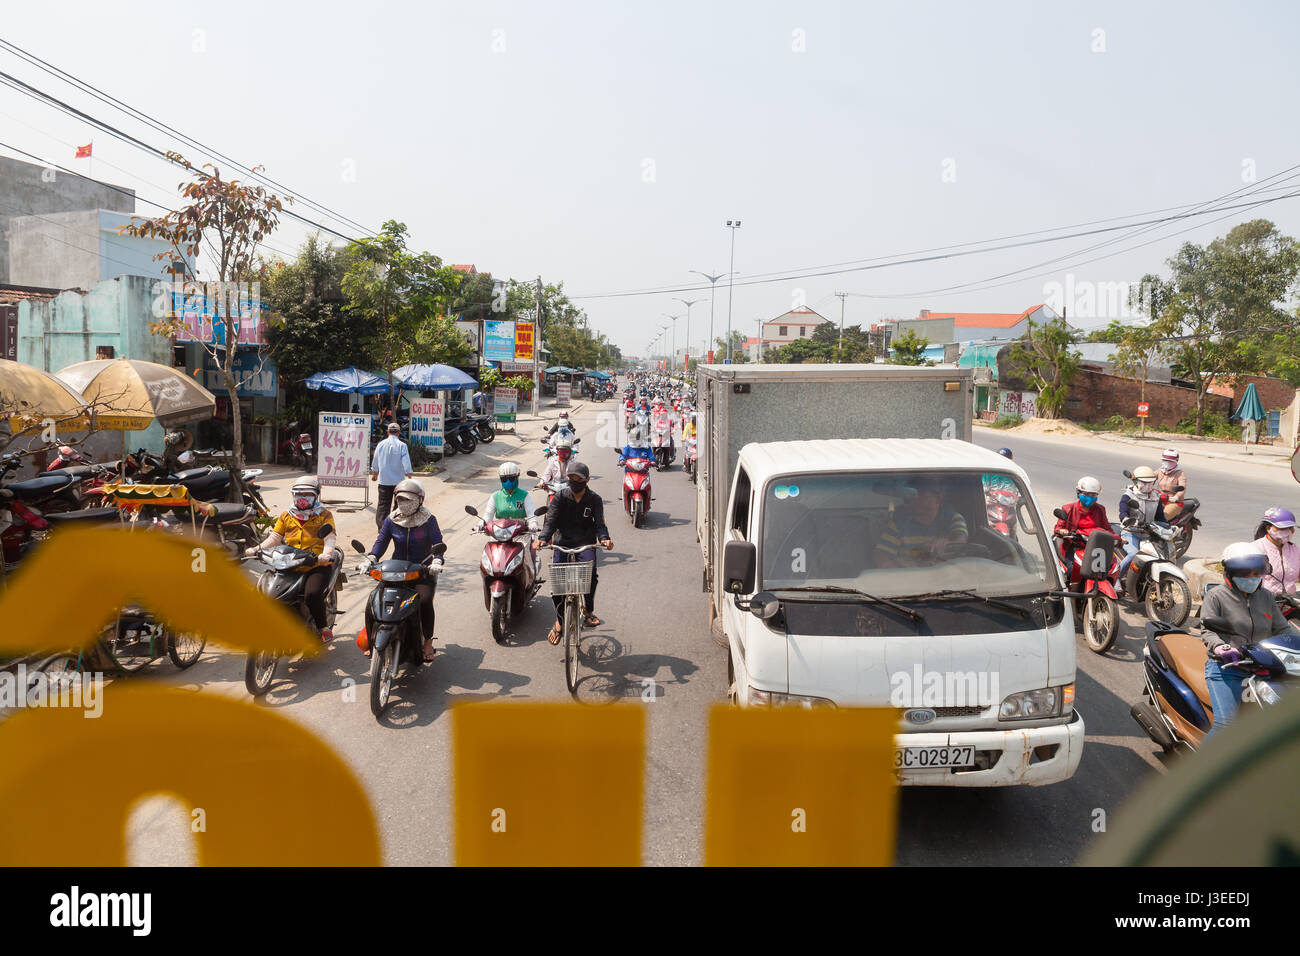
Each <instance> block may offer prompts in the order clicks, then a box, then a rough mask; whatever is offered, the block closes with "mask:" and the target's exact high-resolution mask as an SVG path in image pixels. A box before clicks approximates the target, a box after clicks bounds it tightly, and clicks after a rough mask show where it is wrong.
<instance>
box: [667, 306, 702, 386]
mask: <svg viewBox="0 0 1300 956" xmlns="http://www.w3.org/2000/svg"><path fill="white" fill-rule="evenodd" d="M673 298H674V299H675V300H676V301H677V302H680V303H681V304H682V305H684V306H686V361H685V362H684V363H683V366H684V367H685V369H686V371H687V372H690V370H691V306H693V305H696V304H697V303H699V302H701V301H703V300H701V299H678V298H677V297H676V296H674V297H673Z"/></svg>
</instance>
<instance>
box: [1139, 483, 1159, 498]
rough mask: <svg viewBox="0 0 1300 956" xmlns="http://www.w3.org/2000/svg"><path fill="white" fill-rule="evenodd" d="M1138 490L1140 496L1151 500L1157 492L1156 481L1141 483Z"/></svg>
mask: <svg viewBox="0 0 1300 956" xmlns="http://www.w3.org/2000/svg"><path fill="white" fill-rule="evenodd" d="M1137 490H1138V494H1140V495H1142V496H1143V497H1144V498H1149V497H1151V495H1152V493H1153V492H1155V490H1156V483H1155V482H1154V481H1139V482H1138V484H1137Z"/></svg>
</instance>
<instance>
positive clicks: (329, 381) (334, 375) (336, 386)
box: [304, 368, 388, 395]
mask: <svg viewBox="0 0 1300 956" xmlns="http://www.w3.org/2000/svg"><path fill="white" fill-rule="evenodd" d="M304 384H305V385H306V386H307V387H308V388H310V389H322V388H323V389H325V391H327V392H360V393H361V394H362V395H378V394H380V393H381V392H386V391H388V383H387V382H385V381H384V380H383V379H382V378H380V377H379V376H378V375H372V374H371V373H370V372H363V371H362V370H361V369H359V368H341V369H338V370H336V371H333V372H317V373H316V374H315V375H313V376H312V377H311V378H309V379H307V381H306V382H305V383H304Z"/></svg>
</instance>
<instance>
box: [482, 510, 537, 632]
mask: <svg viewBox="0 0 1300 956" xmlns="http://www.w3.org/2000/svg"><path fill="white" fill-rule="evenodd" d="M465 513H466V514H467V515H472V516H473V517H475V518H477V517H478V510H477V509H476V508H475V507H474V506H473V505H466V506H465ZM544 514H546V509H545V508H539V509H537V511H536V512H535V513H534V518H533V520H527V521H525V520H521V519H519V518H493V519H492V520H491V521H480V522H479V523H478V525H476V526H475V528H474V530H475V531H476V532H477V531H481V532H482V533H483V534H485V535H487V536H488V542H487V543H486V544H485V545H483V556H482V558H480V559H479V565H478V570H479V574H480V575H481V576H482V578H483V606H484V608H485V609H486V610H487V612H488V614H489V616H490V617H491V619H492V639H493V640H494V641H496V642H497V643H498V644H504V643H505V642H506V622H507V621H508V620H509V619H510V618H512V617H516V616H518V615H519V614H522V613H523V611H524V609H525V608H526V607H528V602H529V601H531V600H532V599H533V595H535V594H536V593H537V591H538V589H539V588H540V587H541V586H542V582H541V581H540V580H539V578H538V577H537V564H536V558H535V557H534V553H533V549H532V548H531V547H530V545H531V544H532V532H533V531H535V530H537V529H536V522H535V519H536V517H537V516H539V515H544Z"/></svg>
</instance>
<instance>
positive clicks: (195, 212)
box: [121, 151, 284, 501]
mask: <svg viewBox="0 0 1300 956" xmlns="http://www.w3.org/2000/svg"><path fill="white" fill-rule="evenodd" d="M167 158H168V159H169V160H171V161H172V162H173V163H175V164H176V165H178V166H180V167H181V168H182V169H184V170H185V171H186V172H187V173H188V174H189V175H190V177H191V178H190V181H189V182H186V183H182V184H181V186H180V191H181V195H182V196H183V197H184V198H185V199H187V200H189V204H188V205H184V206H182V207H181V208H180V209H176V210H172V211H171V212H168V213H167V214H166V215H164V216H160V217H158V218H156V219H146V220H144V221H142V222H133V223H132V224H131V225H128V226H124V227H123V228H122V230H121V231H123V232H125V233H126V234H128V235H131V236H136V237H141V238H148V239H161V240H163V241H164V242H166V243H167V244H168V245H169V246H170V247H171V248H169V249H168V250H166V251H165V252H160V253H158V254H157V255H156V256H154V258H155V259H157V260H159V261H167V262H168V263H169V265H170V271H171V273H172V275H174V276H176V277H178V278H183V280H184V281H185V282H186V284H187V285H191V284H192V285H197V283H198V276H197V274H196V273H197V262H198V258H199V255H200V253H201V252H202V251H203V249H204V248H205V247H206V248H207V250H208V251H209V253H210V254H211V256H212V260H213V266H214V268H215V270H216V278H215V282H213V283H209V284H208V291H209V293H210V294H209V295H208V296H207V299H208V301H209V305H210V307H211V309H212V341H210V342H209V341H201V342H200V344H201V345H202V347H203V350H204V351H205V352H206V353H207V354H208V355H209V356H211V358H212V360H213V362H214V364H216V366H217V368H218V370H220V372H221V377H222V380H223V382H224V383H225V386H226V395H227V396H228V397H229V399H230V412H231V423H232V425H233V436H232V447H231V462H230V475H231V482H230V494H231V500H232V501H239V500H240V499H241V497H242V496H243V491H244V487H243V482H242V481H241V480H240V472H241V471H242V470H243V468H244V434H243V432H244V429H243V418H242V414H241V409H240V406H239V386H240V384H241V382H239V381H237V380H236V378H235V355H236V352H237V351H238V344H239V333H240V328H241V326H242V324H243V318H244V314H243V312H244V309H245V308H247V307H250V306H251V307H252V308H257V306H256V305H255V303H256V302H258V301H259V300H260V289H259V288H258V287H257V285H256V282H255V280H257V279H260V278H261V273H260V270H259V269H258V268H257V260H256V258H255V257H256V255H257V247H258V244H259V243H261V242H262V241H263V240H265V239H267V238H269V237H270V235H271V234H272V233H273V232H275V229H276V227H277V226H278V225H279V222H280V213H281V212H282V211H283V210H284V205H283V203H282V202H281V200H280V198H279V197H278V196H276V195H275V194H274V193H271V192H269V191H268V190H266V189H264V188H263V187H261V186H255V185H244V184H243V183H241V182H240V181H239V180H236V179H230V180H225V179H222V178H221V171H220V170H219V169H218V168H217V167H216V166H213V165H212V164H211V163H204V164H203V167H202V169H196V168H195V167H194V165H193V164H192V163H190V161H189V160H187V159H185V157H183V156H182V155H181V154H180V153H177V152H172V151H168V153H167ZM262 169H263V167H261V166H256V167H254V168H253V172H261V171H262ZM204 170H211V172H204ZM250 282H253V283H254V285H253V286H251V287H250V285H249V283H250ZM241 302H242V303H246V304H241ZM184 327H185V323H184V319H183V317H182V316H178V315H176V313H175V312H172V313H169V314H168V315H167V316H166V317H164V318H163V320H162V321H161V322H152V323H150V325H149V329H150V331H151V332H152V333H153V334H154V335H166V336H168V337H169V338H170V337H174V336H175V335H177V334H178V333H179V332H180V331H181V330H182V329H184ZM205 331H206V330H205ZM204 338H205V336H202V335H201V336H200V339H204Z"/></svg>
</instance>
